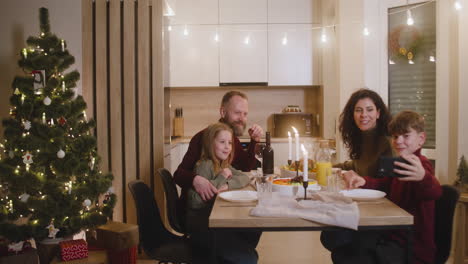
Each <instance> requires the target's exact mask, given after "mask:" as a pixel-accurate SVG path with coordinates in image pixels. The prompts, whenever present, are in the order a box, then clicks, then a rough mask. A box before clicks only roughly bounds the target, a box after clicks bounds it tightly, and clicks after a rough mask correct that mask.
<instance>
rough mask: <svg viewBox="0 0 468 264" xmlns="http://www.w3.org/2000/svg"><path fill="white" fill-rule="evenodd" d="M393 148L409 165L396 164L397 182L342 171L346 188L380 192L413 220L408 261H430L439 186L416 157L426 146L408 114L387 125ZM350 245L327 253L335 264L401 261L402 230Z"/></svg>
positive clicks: (416, 119)
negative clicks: (412, 249)
mask: <svg viewBox="0 0 468 264" xmlns="http://www.w3.org/2000/svg"><path fill="white" fill-rule="evenodd" d="M389 132H390V134H391V135H392V146H393V148H394V150H395V151H396V152H398V154H399V155H400V156H401V157H403V158H404V159H405V160H406V161H408V163H409V164H406V163H402V162H397V161H396V162H395V165H396V167H395V169H394V172H396V173H398V174H401V175H404V176H405V177H402V178H395V177H384V178H381V179H379V178H371V177H367V176H364V177H361V176H359V175H357V174H356V173H355V172H354V171H349V172H347V173H345V175H344V179H345V182H346V184H347V187H349V188H358V187H363V188H370V189H379V190H382V191H384V192H386V193H387V195H388V199H390V200H391V201H392V202H394V203H395V204H397V205H398V206H400V207H401V208H403V209H405V210H406V211H407V212H409V213H410V214H412V215H413V216H414V254H413V256H414V257H413V262H412V263H434V260H435V253H436V250H437V249H436V245H435V242H434V219H435V216H434V205H435V200H437V199H438V198H439V197H440V196H441V195H442V188H441V186H440V184H439V182H438V181H437V179H436V178H435V176H434V169H433V168H432V165H431V163H430V161H429V160H428V159H427V158H426V157H424V156H423V155H421V147H422V145H423V144H424V142H425V139H426V134H425V132H424V119H423V117H422V116H420V115H419V114H418V113H416V112H413V111H403V112H400V113H399V114H397V115H396V116H395V117H394V119H393V120H392V121H391V122H390V124H389ZM359 233H360V232H358V235H357V236H356V237H355V239H354V241H352V245H348V246H343V247H341V248H338V249H337V250H334V251H332V259H333V262H334V263H380V261H381V260H382V259H385V260H386V261H387V262H385V263H405V261H404V260H405V256H406V241H407V238H406V232H395V231H393V232H389V233H385V234H383V235H382V234H375V233H374V234H372V233H367V234H366V233H360V234H359Z"/></svg>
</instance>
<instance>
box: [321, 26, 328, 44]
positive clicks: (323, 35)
mask: <svg viewBox="0 0 468 264" xmlns="http://www.w3.org/2000/svg"><path fill="white" fill-rule="evenodd" d="M320 40H322V42H323V43H325V42H327V34H326V31H325V28H322V36H321V37H320Z"/></svg>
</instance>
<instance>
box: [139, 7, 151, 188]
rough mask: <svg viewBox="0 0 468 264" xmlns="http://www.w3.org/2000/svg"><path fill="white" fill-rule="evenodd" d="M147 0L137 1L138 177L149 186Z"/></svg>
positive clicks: (149, 125)
mask: <svg viewBox="0 0 468 264" xmlns="http://www.w3.org/2000/svg"><path fill="white" fill-rule="evenodd" d="M149 15H150V14H149V4H148V0H139V1H138V146H139V149H138V152H139V155H138V161H139V164H138V165H139V178H140V180H142V181H143V182H145V183H146V184H148V186H151V185H152V184H151V178H152V177H151V176H152V172H151V161H152V157H151V118H150V117H151V107H150V100H151V97H150V78H151V75H150V59H151V57H150V56H149V55H150V54H151V53H150V24H149V22H150V17H149Z"/></svg>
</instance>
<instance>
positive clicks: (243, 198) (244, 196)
mask: <svg viewBox="0 0 468 264" xmlns="http://www.w3.org/2000/svg"><path fill="white" fill-rule="evenodd" d="M219 197H221V198H222V199H224V200H226V201H229V202H237V203H245V202H253V201H257V192H255V191H229V192H222V193H220V194H219Z"/></svg>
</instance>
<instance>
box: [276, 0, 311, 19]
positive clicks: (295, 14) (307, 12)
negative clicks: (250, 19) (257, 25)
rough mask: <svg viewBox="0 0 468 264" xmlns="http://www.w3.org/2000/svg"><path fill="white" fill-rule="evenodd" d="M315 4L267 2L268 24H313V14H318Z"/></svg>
mask: <svg viewBox="0 0 468 264" xmlns="http://www.w3.org/2000/svg"><path fill="white" fill-rule="evenodd" d="M317 2H318V1H317V0H287V1H286V0H268V23H313V19H312V18H313V14H319V13H318V12H319V10H318V5H317V4H318V3H317ZM314 3H315V4H314Z"/></svg>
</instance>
